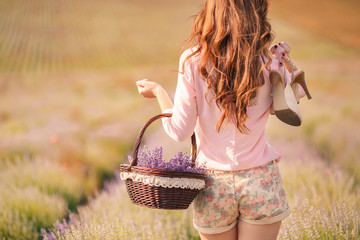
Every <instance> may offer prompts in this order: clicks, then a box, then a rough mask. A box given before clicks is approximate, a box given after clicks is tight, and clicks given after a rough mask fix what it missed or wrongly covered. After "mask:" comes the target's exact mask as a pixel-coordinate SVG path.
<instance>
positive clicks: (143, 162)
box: [137, 146, 205, 173]
mask: <svg viewBox="0 0 360 240" xmlns="http://www.w3.org/2000/svg"><path fill="white" fill-rule="evenodd" d="M137 165H138V166H140V167H147V168H156V169H165V170H171V171H185V172H194V173H204V169H205V166H204V165H201V166H199V165H196V166H195V167H191V160H190V156H189V154H188V153H182V152H179V153H178V154H177V155H175V156H173V157H172V158H170V160H169V161H165V160H164V159H163V152H162V147H160V148H155V149H154V150H152V151H151V150H149V149H148V148H147V147H146V146H145V147H143V148H142V149H140V150H139V152H138V162H137Z"/></svg>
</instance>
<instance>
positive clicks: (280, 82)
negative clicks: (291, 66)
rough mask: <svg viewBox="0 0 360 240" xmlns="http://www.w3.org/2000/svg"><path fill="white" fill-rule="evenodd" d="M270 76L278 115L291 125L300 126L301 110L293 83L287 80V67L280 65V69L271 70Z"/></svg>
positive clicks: (274, 105) (274, 104)
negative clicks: (292, 86)
mask: <svg viewBox="0 0 360 240" xmlns="http://www.w3.org/2000/svg"><path fill="white" fill-rule="evenodd" d="M269 77H270V81H271V82H272V84H273V107H274V112H275V115H276V117H277V118H278V119H280V120H281V121H283V122H284V123H287V124H289V125H292V126H300V125H301V122H302V117H301V112H300V109H299V107H298V104H297V100H296V97H295V95H294V91H293V89H292V88H291V84H289V82H288V81H287V77H288V76H287V73H286V69H285V67H283V66H280V65H279V67H278V70H271V71H270V75H269ZM298 81H299V80H297V81H296V82H294V84H295V83H298Z"/></svg>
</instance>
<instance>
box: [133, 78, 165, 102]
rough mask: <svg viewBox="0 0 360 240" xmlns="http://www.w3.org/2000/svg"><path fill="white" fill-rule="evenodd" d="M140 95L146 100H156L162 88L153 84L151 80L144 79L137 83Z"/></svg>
mask: <svg viewBox="0 0 360 240" xmlns="http://www.w3.org/2000/svg"><path fill="white" fill-rule="evenodd" d="M136 86H137V88H138V91H139V94H140V95H141V96H143V97H144V98H155V97H157V96H156V94H157V92H158V91H159V89H160V88H162V87H161V85H160V84H158V83H156V82H152V81H150V80H149V79H143V80H140V81H137V82H136Z"/></svg>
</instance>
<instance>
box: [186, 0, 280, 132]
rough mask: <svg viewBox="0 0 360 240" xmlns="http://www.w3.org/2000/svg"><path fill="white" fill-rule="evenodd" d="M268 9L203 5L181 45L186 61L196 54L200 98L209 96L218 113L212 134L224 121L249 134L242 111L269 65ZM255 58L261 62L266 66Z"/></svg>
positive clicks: (265, 1)
mask: <svg viewBox="0 0 360 240" xmlns="http://www.w3.org/2000/svg"><path fill="white" fill-rule="evenodd" d="M269 5H270V3H269V0H206V1H205V4H204V6H203V8H202V9H201V11H200V12H199V13H198V14H197V15H196V17H195V20H194V23H193V27H192V31H191V34H190V37H189V38H188V40H187V44H186V46H192V47H195V49H196V51H194V52H193V53H192V54H190V55H189V56H188V58H190V57H192V56H193V55H195V54H198V53H201V60H200V62H199V71H200V73H201V75H202V76H203V77H204V79H206V81H207V84H208V89H207V92H206V94H209V93H212V95H211V96H212V97H211V99H214V98H215V101H216V104H217V106H218V107H219V108H220V109H221V110H222V115H221V117H220V119H219V121H218V123H217V126H216V129H217V131H220V128H221V126H222V124H223V123H224V120H225V119H226V120H227V121H233V122H234V123H235V124H236V126H237V128H238V129H239V131H240V132H242V133H249V129H248V128H247V127H246V126H245V121H246V119H247V113H246V109H247V107H248V106H249V104H250V100H251V99H253V98H255V97H256V92H257V89H259V88H260V87H261V86H262V85H264V77H263V74H262V71H263V70H264V68H266V67H267V66H268V65H269V64H270V63H271V58H270V52H269V50H268V49H269V47H270V44H271V42H272V40H273V33H272V31H271V25H270V23H269V19H268V17H267V14H268V10H269V7H270V6H269ZM188 58H187V59H188ZM261 58H267V60H268V61H263V62H264V63H265V62H266V64H264V65H263V64H262V61H261ZM187 59H186V60H187ZM186 60H185V61H186ZM185 61H184V64H185ZM183 69H184V68H183Z"/></svg>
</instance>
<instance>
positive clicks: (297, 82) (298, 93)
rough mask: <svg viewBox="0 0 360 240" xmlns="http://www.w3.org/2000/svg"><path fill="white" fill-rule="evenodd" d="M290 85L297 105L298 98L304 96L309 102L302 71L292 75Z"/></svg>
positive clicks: (309, 97) (309, 96)
mask: <svg viewBox="0 0 360 240" xmlns="http://www.w3.org/2000/svg"><path fill="white" fill-rule="evenodd" d="M290 85H291V88H292V89H293V91H294V95H295V98H296V101H297V103H299V100H300V98H301V97H303V96H304V95H305V94H306V96H307V98H308V99H309V100H310V99H311V98H312V97H311V95H310V92H309V89H308V87H307V85H306V82H305V73H304V71H303V70H297V71H296V72H295V73H292V79H291V83H290ZM300 86H301V87H302V89H303V90H304V92H305V94H304V93H303V92H302V90H301V89H300V88H299V87H300Z"/></svg>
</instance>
